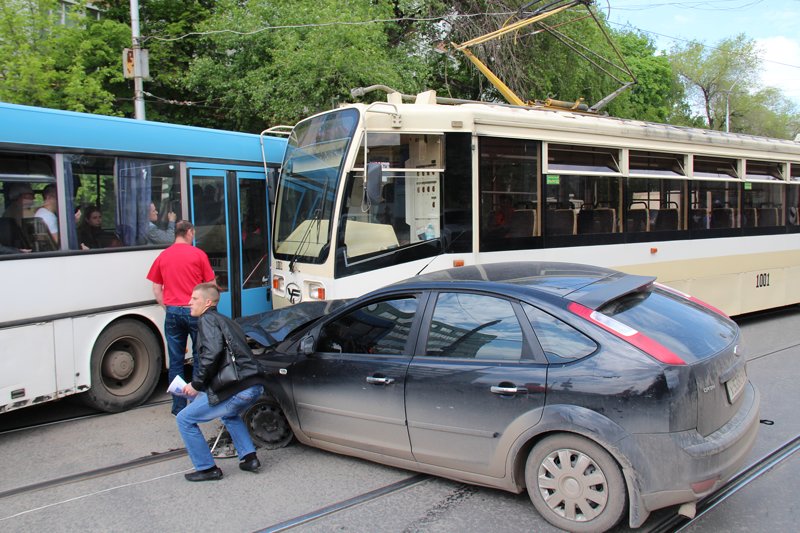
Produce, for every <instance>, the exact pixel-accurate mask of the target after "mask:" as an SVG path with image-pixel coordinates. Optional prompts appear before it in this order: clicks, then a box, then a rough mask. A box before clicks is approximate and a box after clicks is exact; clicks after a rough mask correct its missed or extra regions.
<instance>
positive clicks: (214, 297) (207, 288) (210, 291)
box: [194, 281, 219, 305]
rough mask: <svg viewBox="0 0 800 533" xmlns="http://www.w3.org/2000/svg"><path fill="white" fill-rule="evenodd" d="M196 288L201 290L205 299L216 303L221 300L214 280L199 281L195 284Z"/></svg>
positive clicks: (198, 290)
mask: <svg viewBox="0 0 800 533" xmlns="http://www.w3.org/2000/svg"><path fill="white" fill-rule="evenodd" d="M194 290H196V291H197V292H199V293H200V294H201V295H202V296H203V299H204V300H211V301H212V302H214V305H216V304H217V302H219V289H218V288H217V284H216V283H214V282H212V281H209V282H207V283H199V284H197V285H196V286H195V288H194Z"/></svg>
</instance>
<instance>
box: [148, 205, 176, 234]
mask: <svg viewBox="0 0 800 533" xmlns="http://www.w3.org/2000/svg"><path fill="white" fill-rule="evenodd" d="M177 218H178V215H176V214H175V213H174V212H172V211H170V212H169V213H167V220H168V221H169V222H168V224H167V229H165V230H164V229H161V228H159V227H158V226H157V225H156V222H158V209H156V204H154V203H153V202H150V211H149V213H148V219H149V221H148V223H147V234H146V235H145V240H146V241H147V244H172V242H173V241H174V240H175V220H176V219H177Z"/></svg>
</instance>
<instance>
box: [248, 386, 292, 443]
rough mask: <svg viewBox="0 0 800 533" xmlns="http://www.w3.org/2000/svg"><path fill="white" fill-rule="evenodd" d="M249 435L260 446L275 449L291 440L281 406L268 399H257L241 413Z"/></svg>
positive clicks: (290, 431) (287, 422) (290, 430)
mask: <svg viewBox="0 0 800 533" xmlns="http://www.w3.org/2000/svg"><path fill="white" fill-rule="evenodd" d="M242 418H243V419H244V422H245V424H247V429H248V431H249V432H250V436H251V437H252V438H253V442H255V443H256V444H257V445H258V446H260V447H261V448H265V449H267V450H276V449H278V448H283V447H284V446H286V445H288V444H289V443H290V442H292V437H294V434H293V433H292V428H291V427H290V426H289V421H288V420H286V416H285V415H284V414H283V411H281V408H280V407H279V406H278V405H277V404H276V403H273V402H271V401H269V400H263V399H262V400H259V401H258V402H256V403H255V404H253V405H252V407H250V408H249V409H247V411H245V412H244V414H243V415H242Z"/></svg>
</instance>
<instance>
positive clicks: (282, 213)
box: [274, 109, 358, 263]
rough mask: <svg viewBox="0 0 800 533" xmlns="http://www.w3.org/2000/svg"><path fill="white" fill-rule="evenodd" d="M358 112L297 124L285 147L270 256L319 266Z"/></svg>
mask: <svg viewBox="0 0 800 533" xmlns="http://www.w3.org/2000/svg"><path fill="white" fill-rule="evenodd" d="M357 124H358V110H356V109H343V110H340V111H335V112H332V113H327V114H324V115H319V116H316V117H313V118H311V119H309V120H306V121H304V122H301V123H299V124H298V125H297V126H296V127H295V128H294V130H293V131H292V135H291V136H290V137H289V144H288V146H287V148H286V156H285V157H284V162H283V168H282V171H281V180H280V185H279V188H278V198H277V207H276V219H275V230H274V235H275V243H274V249H275V257H276V258H279V259H285V260H290V261H294V260H298V259H300V260H303V261H309V262H314V263H320V262H322V261H324V259H325V255H326V254H327V250H328V249H329V248H330V247H329V246H328V243H329V242H330V228H331V224H330V219H331V216H332V215H333V206H334V199H335V198H336V188H337V184H338V180H339V176H340V175H341V167H342V164H343V163H344V159H345V155H346V154H347V149H348V147H349V146H350V141H351V140H352V138H353V132H354V131H355V128H356V125H357Z"/></svg>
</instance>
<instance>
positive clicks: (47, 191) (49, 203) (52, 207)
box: [34, 183, 58, 245]
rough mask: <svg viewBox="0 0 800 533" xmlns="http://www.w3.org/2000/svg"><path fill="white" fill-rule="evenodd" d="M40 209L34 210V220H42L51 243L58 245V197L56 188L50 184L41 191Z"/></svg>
mask: <svg viewBox="0 0 800 533" xmlns="http://www.w3.org/2000/svg"><path fill="white" fill-rule="evenodd" d="M42 199H43V200H44V202H43V203H42V207H40V208H39V209H37V210H36V214H35V215H34V216H35V217H36V218H40V219H42V221H43V222H44V224H45V225H46V226H47V231H49V232H50V236H51V237H52V238H53V242H54V243H55V244H56V245H58V215H57V213H58V196H57V194H56V186H55V185H53V184H52V183H51V184H50V185H48V186H46V187H45V188H44V189H42Z"/></svg>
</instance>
